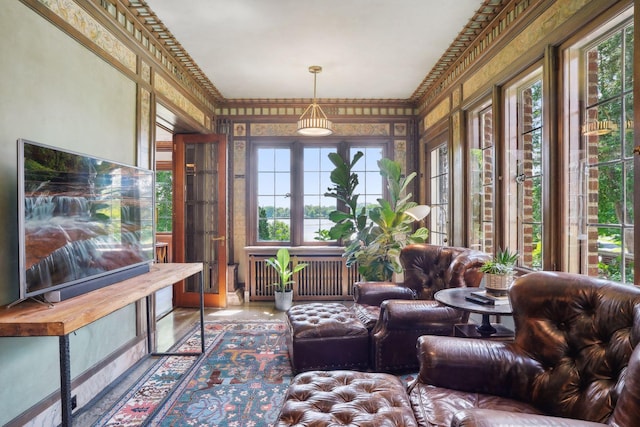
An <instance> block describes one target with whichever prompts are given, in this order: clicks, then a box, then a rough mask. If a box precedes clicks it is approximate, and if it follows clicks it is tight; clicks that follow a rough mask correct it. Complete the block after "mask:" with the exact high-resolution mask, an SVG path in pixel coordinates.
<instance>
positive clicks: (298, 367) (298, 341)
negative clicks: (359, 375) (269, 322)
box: [287, 303, 369, 372]
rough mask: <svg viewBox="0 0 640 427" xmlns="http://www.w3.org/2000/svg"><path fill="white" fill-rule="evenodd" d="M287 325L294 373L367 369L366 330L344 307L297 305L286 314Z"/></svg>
mask: <svg viewBox="0 0 640 427" xmlns="http://www.w3.org/2000/svg"><path fill="white" fill-rule="evenodd" d="M287 323H288V325H289V334H288V336H287V347H288V349H289V357H290V359H291V367H292V368H293V371H294V372H302V371H309V370H318V369H324V370H330V369H366V368H367V367H368V366H369V333H368V331H367V328H365V327H364V325H363V324H362V323H361V322H360V321H359V320H358V319H357V318H356V316H355V314H354V313H353V312H352V311H351V310H349V309H348V308H347V307H345V306H344V305H342V304H338V303H312V304H302V305H296V306H293V307H291V308H290V309H289V310H288V311H287Z"/></svg>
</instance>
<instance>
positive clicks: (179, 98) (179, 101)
mask: <svg viewBox="0 0 640 427" xmlns="http://www.w3.org/2000/svg"><path fill="white" fill-rule="evenodd" d="M153 85H154V87H155V89H156V90H157V91H158V92H159V93H161V94H162V95H164V96H165V97H166V98H167V99H169V100H170V101H171V102H172V103H173V104H174V105H175V106H176V107H178V108H180V109H181V110H182V111H184V112H185V113H187V114H188V115H189V116H190V117H192V118H193V119H195V120H196V121H197V122H198V123H200V124H201V125H202V126H205V127H207V122H206V120H205V114H204V112H203V111H202V110H200V109H199V108H198V107H196V106H195V105H194V104H193V102H191V101H189V100H188V99H187V98H186V97H185V96H184V95H183V94H181V93H180V92H179V91H178V90H177V89H176V88H175V86H173V85H172V84H171V83H169V82H168V81H166V80H165V79H164V78H163V77H162V76H161V75H159V74H155V76H154V79H153ZM209 127H210V124H209Z"/></svg>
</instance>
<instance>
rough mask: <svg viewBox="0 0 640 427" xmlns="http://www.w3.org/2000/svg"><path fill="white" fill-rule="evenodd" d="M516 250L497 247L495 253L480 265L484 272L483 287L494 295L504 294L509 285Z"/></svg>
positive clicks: (516, 256) (513, 268)
mask: <svg viewBox="0 0 640 427" xmlns="http://www.w3.org/2000/svg"><path fill="white" fill-rule="evenodd" d="M517 261H518V252H511V251H510V250H509V248H506V249H505V250H502V249H500V248H498V252H497V253H496V255H495V256H494V257H493V258H492V259H490V260H489V261H485V263H484V264H483V265H482V267H480V271H482V272H483V273H484V277H485V289H486V290H487V293H489V294H491V295H494V296H504V295H506V294H507V291H508V290H509V286H511V282H512V281H513V274H514V272H515V266H516V262H517Z"/></svg>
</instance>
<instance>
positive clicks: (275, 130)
mask: <svg viewBox="0 0 640 427" xmlns="http://www.w3.org/2000/svg"><path fill="white" fill-rule="evenodd" d="M250 129H251V136H252V137H255V136H296V135H297V133H296V130H297V124H296V123H295V122H291V123H251V124H250ZM333 134H334V135H337V136H389V135H391V125H390V124H389V123H334V124H333Z"/></svg>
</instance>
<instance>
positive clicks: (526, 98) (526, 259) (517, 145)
mask: <svg viewBox="0 0 640 427" xmlns="http://www.w3.org/2000/svg"><path fill="white" fill-rule="evenodd" d="M505 95H506V99H505V101H506V102H505V113H506V131H507V147H508V158H507V164H506V170H507V173H506V177H507V180H506V185H507V199H508V200H513V201H514V203H508V205H507V210H506V227H507V228H506V230H507V236H506V237H507V239H506V240H505V241H506V242H508V246H509V247H510V248H511V249H512V250H513V249H514V248H516V250H517V251H518V253H519V254H520V256H519V258H518V265H519V266H520V267H524V268H527V269H532V270H540V269H542V259H543V258H542V256H543V252H542V251H543V248H544V242H543V231H544V230H543V226H544V223H543V218H542V212H543V198H542V196H543V194H542V189H543V186H544V182H543V180H544V170H543V141H542V135H543V126H544V123H543V120H542V117H543V114H542V113H543V111H542V100H543V99H542V69H536V70H535V71H533V72H532V73H530V74H529V75H527V76H526V77H524V78H523V79H521V80H519V81H517V82H516V83H514V84H513V85H511V86H509V87H508V88H507V90H506V92H505ZM547 148H548V147H547Z"/></svg>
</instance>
